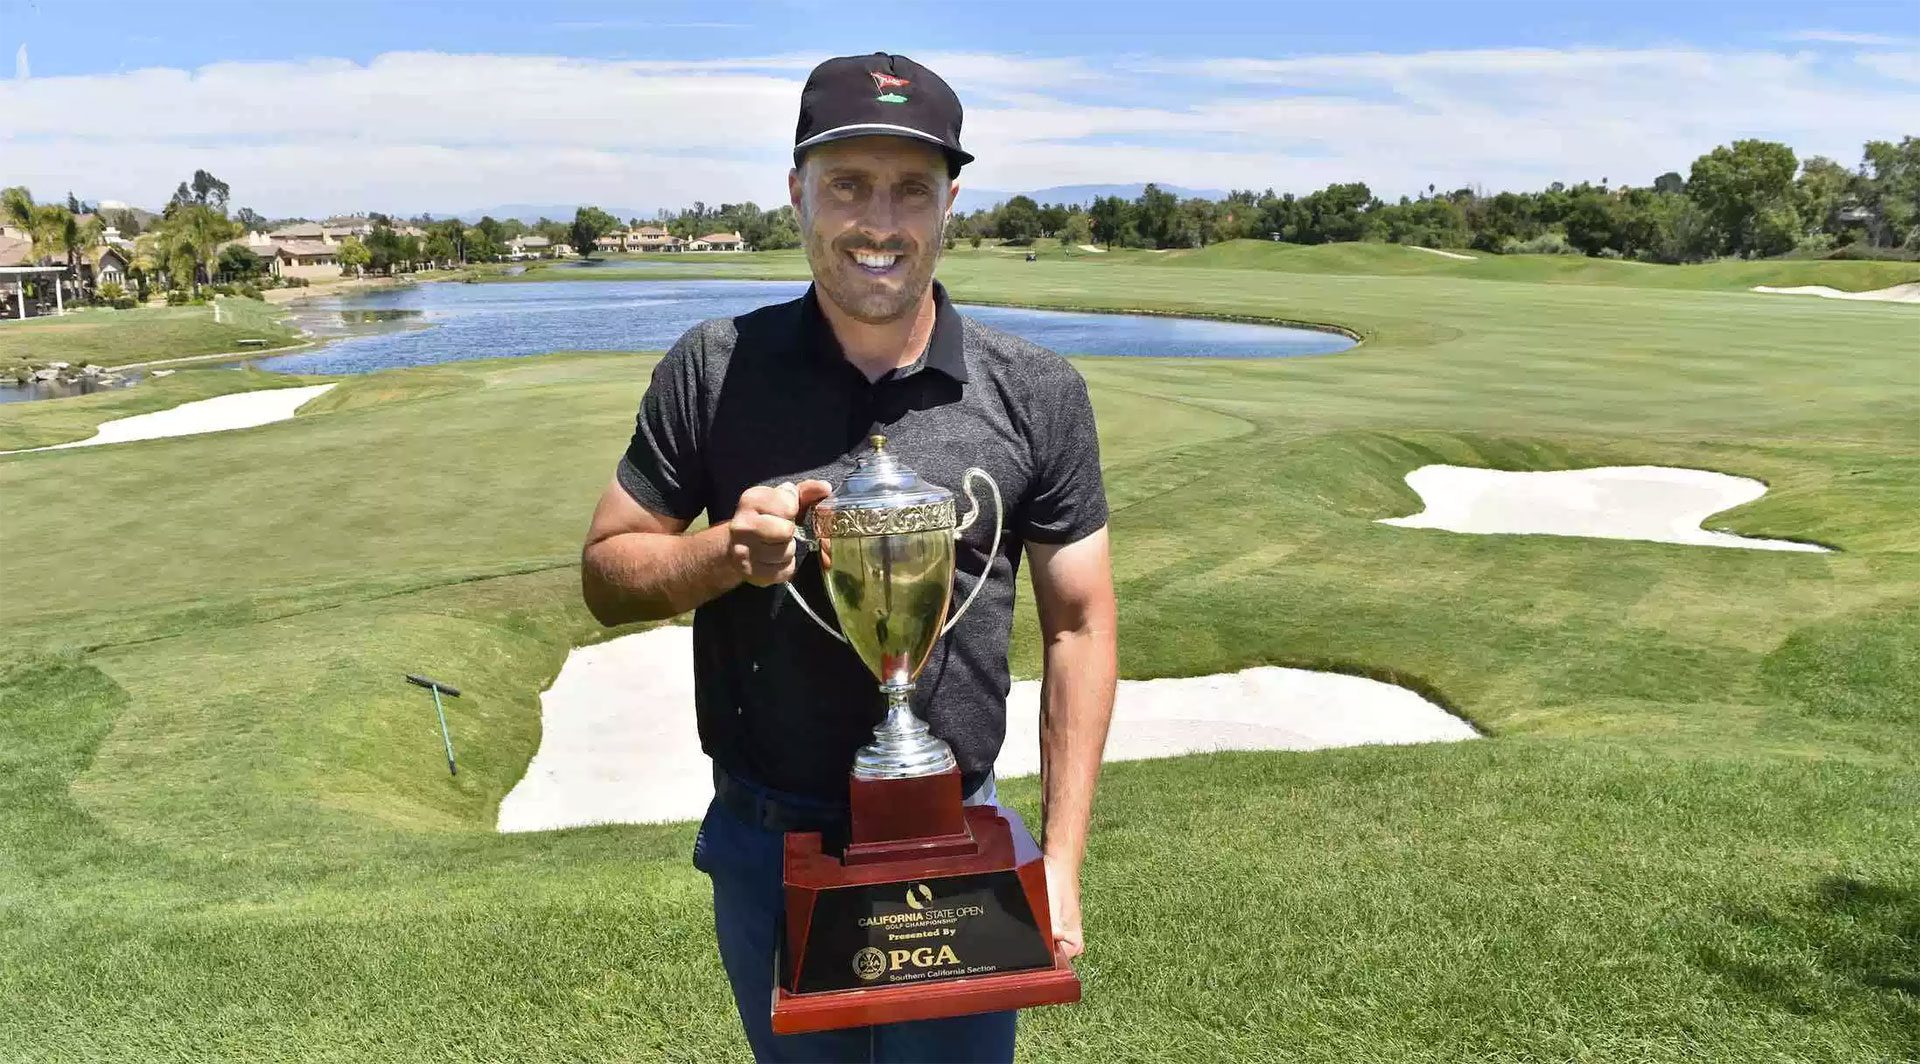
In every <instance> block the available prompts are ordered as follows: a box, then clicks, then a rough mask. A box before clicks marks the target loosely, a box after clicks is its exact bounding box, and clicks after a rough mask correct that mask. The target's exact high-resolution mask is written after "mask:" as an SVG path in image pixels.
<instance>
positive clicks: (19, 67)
mask: <svg viewBox="0 0 1920 1064" xmlns="http://www.w3.org/2000/svg"><path fill="white" fill-rule="evenodd" d="M13 76H14V79H15V80H18V81H25V80H27V79H28V78H30V77H32V76H33V68H32V66H31V65H29V64H28V63H27V46H26V45H24V44H23V45H21V46H20V50H19V51H17V52H15V53H13Z"/></svg>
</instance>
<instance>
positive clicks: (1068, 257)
mask: <svg viewBox="0 0 1920 1064" xmlns="http://www.w3.org/2000/svg"><path fill="white" fill-rule="evenodd" d="M1029 250H1031V251H1033V252H1034V253H1035V254H1036V255H1037V256H1038V260H1037V261H1036V262H1033V263H1028V262H1026V261H1025V258H1026V254H1027V252H1028V251H1029ZM1453 253H1454V254H1465V255H1471V256H1473V258H1472V261H1462V260H1459V259H1450V258H1447V257H1445V256H1442V255H1435V254H1432V253H1430V252H1426V251H1421V250H1419V249H1417V248H1410V247H1405V246H1403V245H1400V244H1374V243H1366V244H1358V243H1345V244H1315V245H1303V244H1279V243H1274V242H1271V241H1260V240H1230V241H1227V242H1225V243H1222V244H1214V245H1212V246H1210V247H1205V248H1197V249H1178V250H1171V251H1148V250H1143V249H1139V248H1116V249H1114V250H1112V251H1109V252H1104V253H1096V252H1087V251H1082V250H1080V249H1079V248H1077V247H1062V246H1060V245H1059V243H1058V242H1057V241H1053V240H1044V241H1040V242H1039V243H1038V244H1037V245H1036V246H1035V247H1033V248H1031V249H1029V248H1024V247H1005V246H995V245H987V246H984V247H979V248H972V247H967V246H965V245H960V246H956V247H954V248H952V249H950V250H948V251H947V252H946V253H945V258H944V260H943V264H942V266H941V276H942V277H948V276H949V275H953V276H954V277H955V282H954V283H960V279H961V278H962V277H964V276H967V275H969V274H968V271H977V270H987V271H990V272H994V273H996V274H997V272H998V270H999V269H1000V267H1009V268H1014V269H1029V270H1031V269H1037V268H1046V267H1051V266H1058V265H1063V264H1070V265H1074V266H1080V265H1098V266H1103V267H1113V266H1125V267H1155V268H1164V267H1172V268H1182V269H1208V270H1269V271H1274V272H1278V273H1310V274H1322V275H1324V274H1339V275H1349V276H1362V277H1381V276H1385V277H1395V276H1410V277H1455V278H1461V279H1467V280H1484V281H1525V282H1535V283H1548V284H1579V285H1620V286H1626V287H1632V288H1699V289H1722V290H1740V291H1745V290H1747V289H1749V288H1752V287H1753V286H1754V285H1771V286H1774V287H1780V288H1786V287H1792V286H1795V285H1809V284H1824V285H1828V286H1830V287H1833V288H1838V289H1840V290H1842V291H1849V292H1860V291H1870V290H1872V289H1877V288H1886V287H1889V286H1891V285H1896V284H1905V283H1907V282H1910V281H1920V263H1915V262H1864V261H1830V260H1811V259H1763V260H1757V261H1741V260H1734V259H1729V260H1726V261H1722V262H1710V263H1700V264H1695V265H1687V266H1662V265H1656V264H1651V263H1644V262H1627V261H1620V260H1609V259H1593V258H1587V257H1586V256H1584V255H1489V254H1486V253H1485V252H1479V251H1465V252H1463V251H1455V252H1453ZM635 260H646V261H647V265H645V266H638V265H634V264H633V263H634V261H635ZM807 276H808V273H807V260H806V256H805V254H804V253H803V252H800V251H798V250H792V251H760V252H745V253H740V252H726V253H714V254H710V255H701V256H686V255H625V256H619V257H616V258H610V259H607V260H605V261H603V262H598V263H595V264H593V265H591V266H585V267H577V266H574V267H559V268H556V267H553V266H540V265H536V266H534V267H531V268H529V269H528V270H527V271H526V272H525V273H520V274H512V275H509V274H507V273H505V272H504V271H495V272H491V273H489V274H487V275H486V276H485V277H483V279H484V280H489V281H520V282H525V281H579V280H597V281H644V280H656V281H659V280H674V279H685V278H692V277H738V278H743V279H744V278H753V279H761V280H785V279H802V280H804V279H806V277H807Z"/></svg>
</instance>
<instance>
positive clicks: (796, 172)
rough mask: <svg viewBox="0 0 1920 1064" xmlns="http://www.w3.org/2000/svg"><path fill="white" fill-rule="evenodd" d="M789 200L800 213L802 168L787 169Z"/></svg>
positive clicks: (795, 211)
mask: <svg viewBox="0 0 1920 1064" xmlns="http://www.w3.org/2000/svg"><path fill="white" fill-rule="evenodd" d="M787 201H788V202H789V203H792V204H793V211H794V213H795V214H798V213H800V168H799V167H797V166H796V167H794V168H793V169H791V170H788V171H787Z"/></svg>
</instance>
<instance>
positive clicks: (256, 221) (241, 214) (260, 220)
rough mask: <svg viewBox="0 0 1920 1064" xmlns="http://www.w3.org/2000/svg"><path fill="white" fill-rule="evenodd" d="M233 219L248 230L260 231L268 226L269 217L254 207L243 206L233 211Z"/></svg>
mask: <svg viewBox="0 0 1920 1064" xmlns="http://www.w3.org/2000/svg"><path fill="white" fill-rule="evenodd" d="M233 220H234V221H236V222H239V223H240V227H241V228H243V229H245V230H247V231H248V232H259V231H262V230H264V229H266V227H267V219H266V218H265V217H264V216H262V215H261V214H260V213H259V212H258V211H255V210H254V209H253V208H252V207H242V208H240V209H239V210H237V211H235V212H233Z"/></svg>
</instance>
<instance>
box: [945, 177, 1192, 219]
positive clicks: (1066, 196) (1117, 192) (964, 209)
mask: <svg viewBox="0 0 1920 1064" xmlns="http://www.w3.org/2000/svg"><path fill="white" fill-rule="evenodd" d="M1146 187H1147V183H1146V182H1144V181H1141V182H1138V183H1135V184H1131V185H1054V186H1052V187H1050V188H1036V189H1033V190H1031V191H1026V192H1001V191H999V190H998V189H988V188H967V187H966V186H965V185H962V186H961V187H960V196H959V198H957V199H955V200H954V201H953V209H954V210H956V211H959V212H960V213H962V214H968V213H971V212H973V211H979V210H985V209H987V208H989V207H992V206H993V205H995V204H997V203H1005V202H1006V201H1008V200H1010V199H1012V198H1013V197H1015V196H1028V197H1030V198H1032V200H1033V201H1034V202H1035V203H1040V204H1047V203H1060V204H1074V203H1078V204H1079V205H1080V206H1082V207H1086V206H1089V205H1091V204H1092V203H1093V201H1094V200H1096V199H1099V198H1100V197H1102V196H1119V197H1120V198H1122V199H1129V200H1131V199H1139V198H1140V193H1142V192H1143V191H1145V190H1146ZM1160 187H1161V188H1163V189H1165V190H1166V191H1168V192H1171V193H1173V194H1174V195H1176V196H1178V197H1180V198H1181V199H1196V198H1197V199H1212V200H1218V199H1226V198H1227V194H1226V193H1225V192H1223V191H1221V190H1220V189H1217V188H1187V187H1186V186H1184V185H1161V186H1160Z"/></svg>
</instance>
